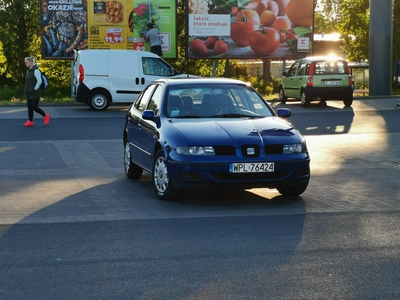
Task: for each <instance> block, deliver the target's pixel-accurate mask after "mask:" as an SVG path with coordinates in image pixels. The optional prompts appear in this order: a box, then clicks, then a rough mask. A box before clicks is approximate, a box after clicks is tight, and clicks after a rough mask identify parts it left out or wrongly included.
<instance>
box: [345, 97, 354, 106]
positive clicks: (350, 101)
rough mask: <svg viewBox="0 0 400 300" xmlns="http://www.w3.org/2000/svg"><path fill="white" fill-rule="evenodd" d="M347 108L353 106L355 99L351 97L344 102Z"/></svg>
mask: <svg viewBox="0 0 400 300" xmlns="http://www.w3.org/2000/svg"><path fill="white" fill-rule="evenodd" d="M343 103H344V105H345V106H347V107H348V106H351V105H352V104H353V97H349V98H346V99H344V100H343Z"/></svg>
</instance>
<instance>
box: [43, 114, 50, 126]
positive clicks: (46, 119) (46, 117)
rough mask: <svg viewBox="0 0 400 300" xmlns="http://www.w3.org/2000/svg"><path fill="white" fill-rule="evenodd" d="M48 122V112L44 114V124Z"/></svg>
mask: <svg viewBox="0 0 400 300" xmlns="http://www.w3.org/2000/svg"><path fill="white" fill-rule="evenodd" d="M49 122H50V115H49V114H46V115H45V116H44V125H47V124H49Z"/></svg>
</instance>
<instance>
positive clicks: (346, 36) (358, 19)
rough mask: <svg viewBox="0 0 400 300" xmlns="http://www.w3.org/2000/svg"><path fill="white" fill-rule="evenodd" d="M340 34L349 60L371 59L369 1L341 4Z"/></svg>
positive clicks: (349, 0) (344, 2)
mask: <svg viewBox="0 0 400 300" xmlns="http://www.w3.org/2000/svg"><path fill="white" fill-rule="evenodd" d="M340 9H341V14H342V18H341V22H340V23H339V24H338V29H339V32H340V34H341V36H342V38H343V42H344V46H343V49H344V51H345V52H346V53H347V59H348V60H352V61H364V60H366V59H368V57H369V1H365V0H347V1H343V3H341V4H340Z"/></svg>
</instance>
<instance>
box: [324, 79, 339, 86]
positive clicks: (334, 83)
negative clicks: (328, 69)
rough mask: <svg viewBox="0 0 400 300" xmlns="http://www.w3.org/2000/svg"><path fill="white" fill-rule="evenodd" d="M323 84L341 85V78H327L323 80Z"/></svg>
mask: <svg viewBox="0 0 400 300" xmlns="http://www.w3.org/2000/svg"><path fill="white" fill-rule="evenodd" d="M322 84H323V85H327V86H334V85H340V80H325V81H322Z"/></svg>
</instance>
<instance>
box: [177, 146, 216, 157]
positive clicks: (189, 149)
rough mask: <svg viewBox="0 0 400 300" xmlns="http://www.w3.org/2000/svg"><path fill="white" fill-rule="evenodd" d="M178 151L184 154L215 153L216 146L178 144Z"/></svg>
mask: <svg viewBox="0 0 400 300" xmlns="http://www.w3.org/2000/svg"><path fill="white" fill-rule="evenodd" d="M176 153H178V154H182V155H215V152H214V148H213V147H211V146H205V147H202V146H178V147H176Z"/></svg>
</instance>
